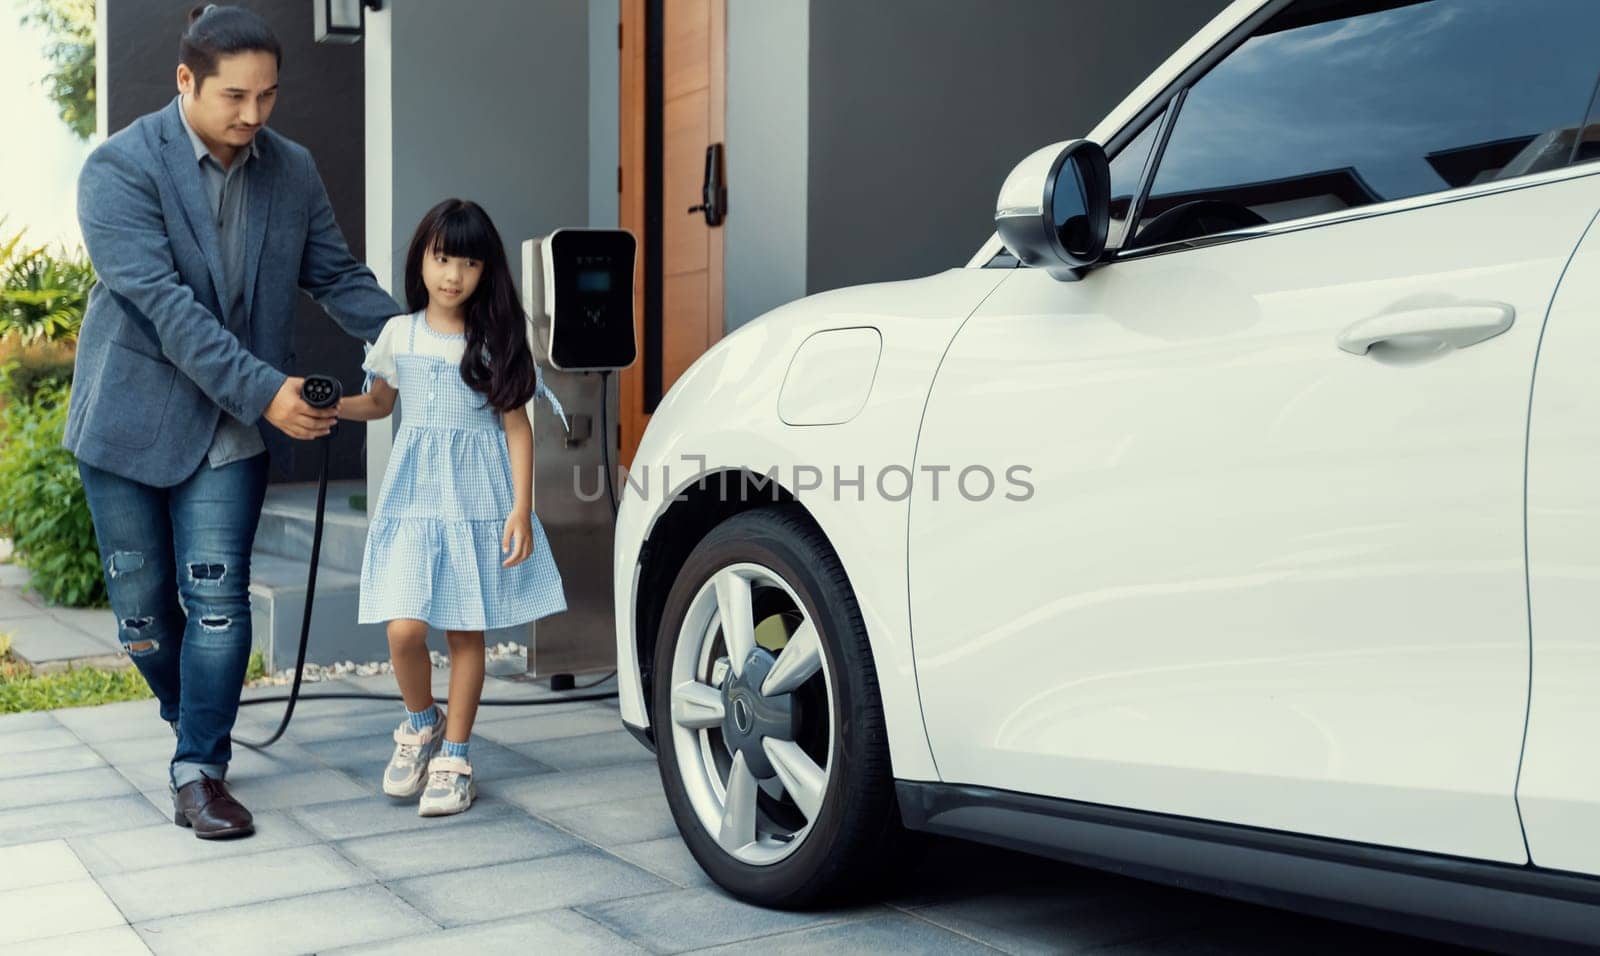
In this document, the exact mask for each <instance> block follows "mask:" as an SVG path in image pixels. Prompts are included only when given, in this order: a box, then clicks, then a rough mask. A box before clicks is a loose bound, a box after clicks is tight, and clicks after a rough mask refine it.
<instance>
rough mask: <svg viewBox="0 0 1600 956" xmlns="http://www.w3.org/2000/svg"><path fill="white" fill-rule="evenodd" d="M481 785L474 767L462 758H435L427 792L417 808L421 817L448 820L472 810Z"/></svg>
mask: <svg viewBox="0 0 1600 956" xmlns="http://www.w3.org/2000/svg"><path fill="white" fill-rule="evenodd" d="M477 797H478V785H477V784H475V783H473V782H472V767H471V766H470V765H469V764H468V763H467V762H466V761H465V760H462V759H461V758H460V757H435V758H433V760H432V761H430V762H429V763H428V788H427V789H426V790H424V791H422V801H421V802H420V803H419V804H417V816H419V817H447V816H449V815H450V814H452V813H460V812H461V811H463V810H465V809H466V808H468V807H470V806H472V801H473V800H476V799H477Z"/></svg>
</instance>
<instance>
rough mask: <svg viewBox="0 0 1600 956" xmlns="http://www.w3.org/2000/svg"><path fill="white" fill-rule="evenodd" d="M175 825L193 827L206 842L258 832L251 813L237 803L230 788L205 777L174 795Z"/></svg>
mask: <svg viewBox="0 0 1600 956" xmlns="http://www.w3.org/2000/svg"><path fill="white" fill-rule="evenodd" d="M172 822H173V823H176V824H177V825H178V826H180V827H193V828H194V835H195V836H197V837H199V838H200V839H202V840H226V839H229V838H230V837H246V836H249V835H250V834H252V833H254V832H256V825H255V822H254V820H253V819H252V818H251V816H250V811H249V810H246V809H245V808H244V804H242V803H240V802H239V801H237V800H235V799H233V797H232V795H230V794H229V793H228V785H227V784H225V783H223V782H222V781H221V780H217V779H215V778H213V777H205V776H202V777H201V778H200V779H199V780H196V781H194V782H192V783H186V784H184V785H183V786H181V787H179V788H178V790H177V792H176V793H174V794H173V795H172Z"/></svg>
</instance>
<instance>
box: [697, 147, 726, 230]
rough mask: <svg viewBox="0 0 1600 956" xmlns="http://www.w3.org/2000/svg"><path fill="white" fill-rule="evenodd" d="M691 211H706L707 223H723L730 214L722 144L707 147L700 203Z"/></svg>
mask: <svg viewBox="0 0 1600 956" xmlns="http://www.w3.org/2000/svg"><path fill="white" fill-rule="evenodd" d="M689 212H690V213H691V214H693V213H697V212H700V213H705V217H706V225H708V226H712V227H716V226H720V225H722V220H723V217H725V216H727V214H728V187H727V184H726V183H725V182H724V179H723V168H722V144H721V143H712V144H711V145H710V146H707V147H706V175H705V179H704V180H703V181H702V182H701V184H700V205H698V206H690V207H689Z"/></svg>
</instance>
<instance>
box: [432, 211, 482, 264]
mask: <svg viewBox="0 0 1600 956" xmlns="http://www.w3.org/2000/svg"><path fill="white" fill-rule="evenodd" d="M493 245H494V237H493V236H492V235H490V233H489V230H488V228H487V224H486V223H484V222H483V218H482V217H481V216H478V215H474V214H473V211H472V210H470V209H467V208H465V207H463V208H460V209H452V210H451V211H449V212H447V213H445V214H444V215H442V216H440V217H439V221H438V222H437V223H435V224H434V227H433V233H432V234H431V235H429V236H428V241H427V244H426V245H425V246H423V249H424V250H425V251H427V252H430V253H431V252H433V251H434V250H435V249H437V250H440V251H442V252H443V253H444V254H445V255H447V256H451V257H453V258H458V259H476V260H478V261H479V262H487V261H488V259H489V250H490V249H491V248H492V247H493Z"/></svg>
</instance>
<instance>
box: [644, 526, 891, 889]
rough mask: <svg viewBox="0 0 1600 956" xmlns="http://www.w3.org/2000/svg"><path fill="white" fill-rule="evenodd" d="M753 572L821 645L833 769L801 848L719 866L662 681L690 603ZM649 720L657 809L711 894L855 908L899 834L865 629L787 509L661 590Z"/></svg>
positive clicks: (701, 551) (849, 594) (733, 537)
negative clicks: (789, 592)
mask: <svg viewBox="0 0 1600 956" xmlns="http://www.w3.org/2000/svg"><path fill="white" fill-rule="evenodd" d="M746 561H748V562H754V563H756V564H760V565H763V566H765V567H767V568H770V569H771V570H772V571H774V572H776V573H777V574H778V575H779V576H781V577H782V578H783V579H784V580H785V581H786V582H788V584H789V586H790V587H791V588H793V589H794V591H795V592H796V593H797V594H798V595H799V597H800V599H801V603H802V604H803V605H804V611H805V613H806V614H807V615H808V616H809V617H810V619H811V621H812V624H813V626H815V627H816V629H817V632H818V634H819V635H820V636H821V638H822V641H821V643H822V648H823V654H824V655H825V657H826V659H827V662H828V669H829V674H830V676H831V679H832V683H833V695H834V698H835V700H834V713H835V714H836V715H837V716H838V719H837V720H835V721H834V722H833V734H832V738H833V739H832V741H831V743H830V746H831V748H832V751H831V755H832V756H831V759H832V760H833V768H832V770H831V771H830V775H829V780H828V788H827V791H826V796H825V797H824V800H823V804H822V809H821V811H820V812H819V813H818V816H817V819H816V820H815V821H814V822H813V823H812V826H811V830H810V832H809V833H808V834H806V836H805V840H804V842H803V843H802V844H801V846H800V847H799V848H797V849H796V850H795V851H794V852H793V853H792V854H790V855H789V856H788V857H786V858H784V859H783V860H780V861H778V862H776V863H772V864H769V865H765V866H756V865H751V864H748V863H745V862H743V861H741V860H738V859H736V858H734V857H732V856H730V855H729V854H728V853H727V852H726V851H725V850H723V849H722V847H721V846H720V845H719V844H718V843H717V841H716V839H715V838H713V837H712V835H711V834H709V833H707V832H706V830H705V828H704V827H703V826H702V825H701V823H700V819H699V817H698V816H697V815H696V813H695V811H694V808H693V807H692V806H691V804H690V803H689V799H688V797H687V795H686V794H685V792H684V784H683V780H682V778H681V775H680V773H679V768H678V759H677V753H676V750H675V747H674V735H673V733H672V724H671V721H672V706H671V692H672V688H671V686H670V685H671V683H672V679H671V675H672V661H673V656H674V653H675V651H676V649H677V642H678V632H679V629H680V628H681V626H682V624H683V621H684V618H685V616H686V615H687V613H688V611H689V605H690V603H691V602H692V601H693V599H694V596H695V594H696V593H697V592H698V591H699V590H700V588H701V587H702V586H703V585H704V584H705V582H706V581H708V580H709V579H710V578H711V576H712V575H713V574H714V573H715V572H717V571H718V570H720V569H722V568H724V567H727V566H728V565H730V564H737V563H740V562H746ZM654 673H655V675H656V680H655V687H654V693H653V695H652V696H653V700H652V719H653V720H654V726H655V727H656V728H657V730H656V740H657V745H658V750H659V754H658V759H657V764H658V766H659V768H660V771H661V783H662V786H663V788H664V789H665V791H666V797H667V803H668V805H669V806H670V807H671V809H672V815H673V818H674V819H675V820H676V821H677V824H678V830H679V832H680V833H682V834H683V838H684V841H685V842H686V843H687V844H688V847H689V851H690V852H691V853H692V854H693V855H694V858H695V859H696V860H697V861H698V862H699V863H700V866H701V868H702V869H704V870H705V871H706V873H707V874H708V875H709V876H710V877H711V878H712V879H713V880H715V881H716V882H717V883H718V884H719V885H720V886H721V887H722V888H723V889H725V890H727V891H728V892H729V893H732V894H733V895H734V896H737V897H739V898H740V899H742V900H745V901H747V902H750V903H754V904H757V905H760V906H769V907H776V908H782V909H801V908H808V907H814V906H820V905H826V904H832V903H839V902H845V901H849V900H854V899H857V898H860V897H861V896H862V895H863V891H864V890H866V889H867V888H869V887H872V888H876V889H878V890H879V891H880V892H881V889H882V886H881V883H880V880H881V878H882V877H883V876H885V875H887V871H888V869H889V868H890V867H892V865H893V863H894V861H895V860H896V859H897V858H898V856H899V853H898V850H899V847H900V844H901V838H902V830H901V827H900V815H899V808H898V806H897V804H896V802H895V795H894V780H893V775H892V772H891V769H890V763H889V741H888V735H887V733H886V731H885V728H884V720H883V704H882V701H881V699H880V697H879V695H878V678H877V672H876V670H875V669H874V667H873V663H872V654H871V650H870V647H869V645H868V642H867V632H866V627H865V625H864V624H863V623H862V621H861V612H860V609H859V607H858V606H857V604H856V600H855V595H854V592H853V591H852V590H851V588H850V582H849V580H848V579H847V578H846V577H845V573H844V568H843V567H842V566H841V565H840V563H839V559H838V557H837V556H835V555H834V553H833V550H832V548H830V547H829V545H828V543H827V541H826V539H825V538H824V537H823V536H822V534H821V532H820V531H818V530H817V528H816V527H815V526H814V525H813V524H811V522H810V521H809V520H808V519H807V518H805V517H804V515H803V513H800V512H798V511H797V510H796V509H793V508H790V507H782V506H780V507H775V508H763V509H759V510H756V511H747V512H744V513H742V514H739V515H736V516H734V517H732V518H729V519H728V520H727V521H724V522H723V523H722V524H720V525H717V526H716V527H715V528H714V529H712V531H711V533H710V534H708V535H706V537H705V538H704V539H703V540H702V541H701V542H700V544H699V545H697V546H696V547H695V549H694V551H693V552H691V553H690V555H689V557H688V559H687V560H686V561H685V562H684V565H683V567H682V569H680V570H679V572H678V576H677V578H676V580H675V581H674V583H673V586H672V590H671V592H670V594H669V595H668V597H667V602H666V606H665V608H664V610H663V614H662V618H661V629H660V631H659V633H658V635H657V641H656V649H655V671H654Z"/></svg>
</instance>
